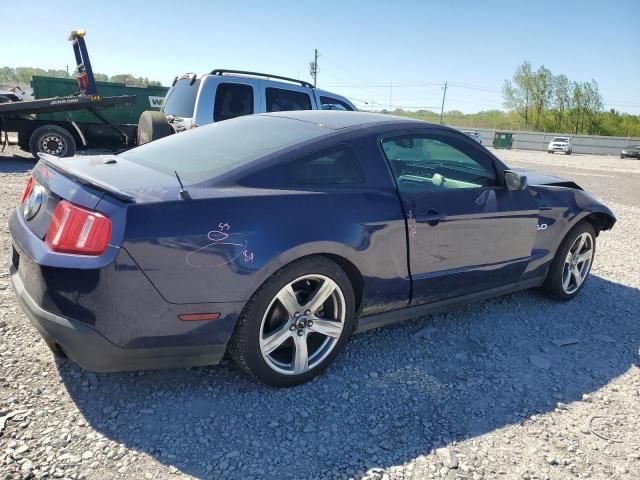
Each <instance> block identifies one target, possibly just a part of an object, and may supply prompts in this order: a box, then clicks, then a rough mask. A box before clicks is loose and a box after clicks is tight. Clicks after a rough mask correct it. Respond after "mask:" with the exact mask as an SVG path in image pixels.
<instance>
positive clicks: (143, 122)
mask: <svg viewBox="0 0 640 480" xmlns="http://www.w3.org/2000/svg"><path fill="white" fill-rule="evenodd" d="M171 133H172V130H171V125H169V122H167V117H166V116H165V115H164V113H162V112H157V111H155V110H146V111H144V112H142V114H141V115H140V120H138V135H137V140H138V145H144V144H145V143H149V142H153V141H154V140H158V139H159V138H163V137H168V136H169V135H171Z"/></svg>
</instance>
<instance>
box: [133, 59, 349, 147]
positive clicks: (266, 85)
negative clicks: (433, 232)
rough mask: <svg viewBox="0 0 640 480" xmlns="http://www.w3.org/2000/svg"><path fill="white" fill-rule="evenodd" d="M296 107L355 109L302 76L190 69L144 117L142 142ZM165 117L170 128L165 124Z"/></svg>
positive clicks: (140, 136) (309, 108) (301, 108)
mask: <svg viewBox="0 0 640 480" xmlns="http://www.w3.org/2000/svg"><path fill="white" fill-rule="evenodd" d="M292 110H347V111H353V110H357V109H356V107H355V106H354V105H353V103H351V102H350V101H349V100H348V99H346V98H345V97H343V96H340V95H336V94H335V93H331V92H327V91H324V90H320V89H317V88H315V87H314V86H313V85H311V84H310V83H308V82H305V81H303V80H296V79H292V78H287V77H281V76H279V75H270V74H265V73H257V72H246V71H239V70H221V69H220V70H213V71H212V72H210V73H208V74H205V75H197V74H194V73H187V74H184V75H181V76H179V77H176V78H175V80H174V81H173V84H172V86H171V88H170V89H169V91H168V92H167V95H166V96H165V99H164V102H163V105H162V109H161V111H160V112H159V114H160V115H154V116H155V117H156V118H155V119H153V120H151V119H150V118H147V119H146V120H147V121H146V122H145V121H143V118H142V117H141V122H140V124H139V127H138V130H139V141H138V143H146V141H152V140H155V139H156V138H160V137H162V136H164V135H165V134H167V133H177V132H182V131H184V130H188V129H190V128H194V127H198V126H202V125H206V124H208V123H213V122H220V121H223V120H229V119H231V118H235V117H239V116H242V115H251V114H253V113H265V112H282V111H292ZM145 113H147V112H145ZM143 115H144V114H143ZM150 115H151V114H150ZM161 116H164V119H163V118H160V117H161ZM164 121H166V122H167V123H168V124H169V126H170V131H168V130H167V129H166V128H164V126H163V125H162V123H163V122H164ZM150 129H151V130H153V131H149V130H150Z"/></svg>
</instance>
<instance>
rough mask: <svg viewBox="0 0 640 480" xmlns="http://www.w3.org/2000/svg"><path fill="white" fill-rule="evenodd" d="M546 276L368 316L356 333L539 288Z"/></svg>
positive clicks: (363, 319) (363, 318)
mask: <svg viewBox="0 0 640 480" xmlns="http://www.w3.org/2000/svg"><path fill="white" fill-rule="evenodd" d="M544 278H545V277H544V276H541V277H536V278H532V279H529V280H523V281H521V282H517V283H513V284H511V285H504V286H502V287H496V288H491V289H489V290H483V291H481V292H476V293H470V294H468V295H463V296H461V297H456V298H449V299H447V300H441V301H439V302H433V303H427V304H424V305H415V306H412V307H405V308H401V309H398V310H391V311H390V312H383V313H376V314H375V315H368V316H366V317H361V318H359V319H358V326H357V328H356V331H355V332H354V333H362V332H366V331H367V330H372V329H374V328H379V327H384V326H386V325H391V324H392V323H398V322H403V321H405V320H409V319H410V318H416V317H420V316H423V315H427V314H429V313H433V312H437V311H439V310H445V309H447V308H451V307H455V306H458V305H464V304H467V303H472V302H479V301H481V300H486V299H487V298H493V297H499V296H501V295H507V294H509V293H513V292H517V291H519V290H526V289H528V288H534V287H539V286H540V285H542V283H543V282H544Z"/></svg>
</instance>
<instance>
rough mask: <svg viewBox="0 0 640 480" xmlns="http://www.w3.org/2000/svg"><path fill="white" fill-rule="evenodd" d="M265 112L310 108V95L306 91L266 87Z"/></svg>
mask: <svg viewBox="0 0 640 480" xmlns="http://www.w3.org/2000/svg"><path fill="white" fill-rule="evenodd" d="M265 90H266V94H267V112H290V111H292V110H311V97H309V95H307V94H306V93H302V92H295V91H293V90H285V89H283V88H266V89H265Z"/></svg>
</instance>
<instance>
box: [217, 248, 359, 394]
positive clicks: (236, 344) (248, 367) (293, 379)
mask: <svg viewBox="0 0 640 480" xmlns="http://www.w3.org/2000/svg"><path fill="white" fill-rule="evenodd" d="M314 274H319V275H324V276H326V277H328V278H330V279H331V280H333V281H334V282H335V283H336V284H337V286H338V287H339V288H340V290H341V292H342V294H343V296H344V300H345V319H344V325H343V328H342V332H341V334H340V336H339V337H338V339H337V341H336V343H335V346H334V347H333V350H331V352H330V353H329V354H328V356H327V357H326V358H324V359H323V360H322V361H321V362H320V363H319V364H318V365H315V366H314V367H313V368H311V369H309V370H307V371H306V372H304V373H301V374H293V373H290V374H283V373H279V372H277V371H275V370H274V369H273V368H272V367H271V366H269V364H268V363H267V362H266V361H265V359H264V357H263V355H262V353H261V350H260V335H261V326H262V318H263V316H264V315H265V314H266V313H267V309H268V308H269V306H270V305H271V303H272V300H274V298H275V297H276V295H277V294H278V292H280V290H281V289H282V288H283V287H285V286H286V285H287V284H289V283H291V282H293V281H294V280H296V279H298V278H299V277H302V276H305V275H314ZM354 317H355V297H354V293H353V287H352V285H351V282H350V281H349V277H347V275H346V274H345V272H344V271H343V270H342V269H341V268H340V267H339V266H338V265H337V264H336V263H335V262H333V261H331V260H329V259H328V258H326V257H321V256H316V257H307V258H304V259H301V260H299V261H296V262H294V263H291V264H289V265H287V266H286V267H284V268H282V269H281V270H279V271H277V272H276V273H274V274H273V275H272V276H271V277H270V278H269V279H268V280H267V281H266V282H265V283H264V284H263V285H262V286H261V287H260V288H259V289H258V291H256V293H255V294H254V295H253V297H252V298H251V299H250V300H249V301H248V302H247V304H246V305H245V307H244V309H243V310H242V313H241V314H240V318H239V319H238V323H237V324H236V328H235V331H234V333H233V335H232V337H231V340H230V341H229V345H228V351H229V353H230V355H231V358H233V360H234V361H235V362H236V364H237V365H238V366H239V367H240V369H242V370H243V371H244V372H246V373H248V374H250V375H252V376H253V377H255V378H257V379H258V380H260V381H262V382H264V383H266V384H268V385H272V386H276V387H289V386H293V385H298V384H301V383H304V382H308V381H309V380H311V379H312V378H314V377H316V376H317V375H319V374H320V373H322V372H323V371H324V370H325V369H326V368H327V367H328V366H329V365H330V364H331V363H332V362H333V360H334V359H335V358H336V356H337V355H338V354H339V353H340V351H341V350H342V349H343V348H344V345H345V344H346V343H347V341H348V340H349V336H350V335H351V333H352V331H353V328H354V321H355V320H354Z"/></svg>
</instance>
